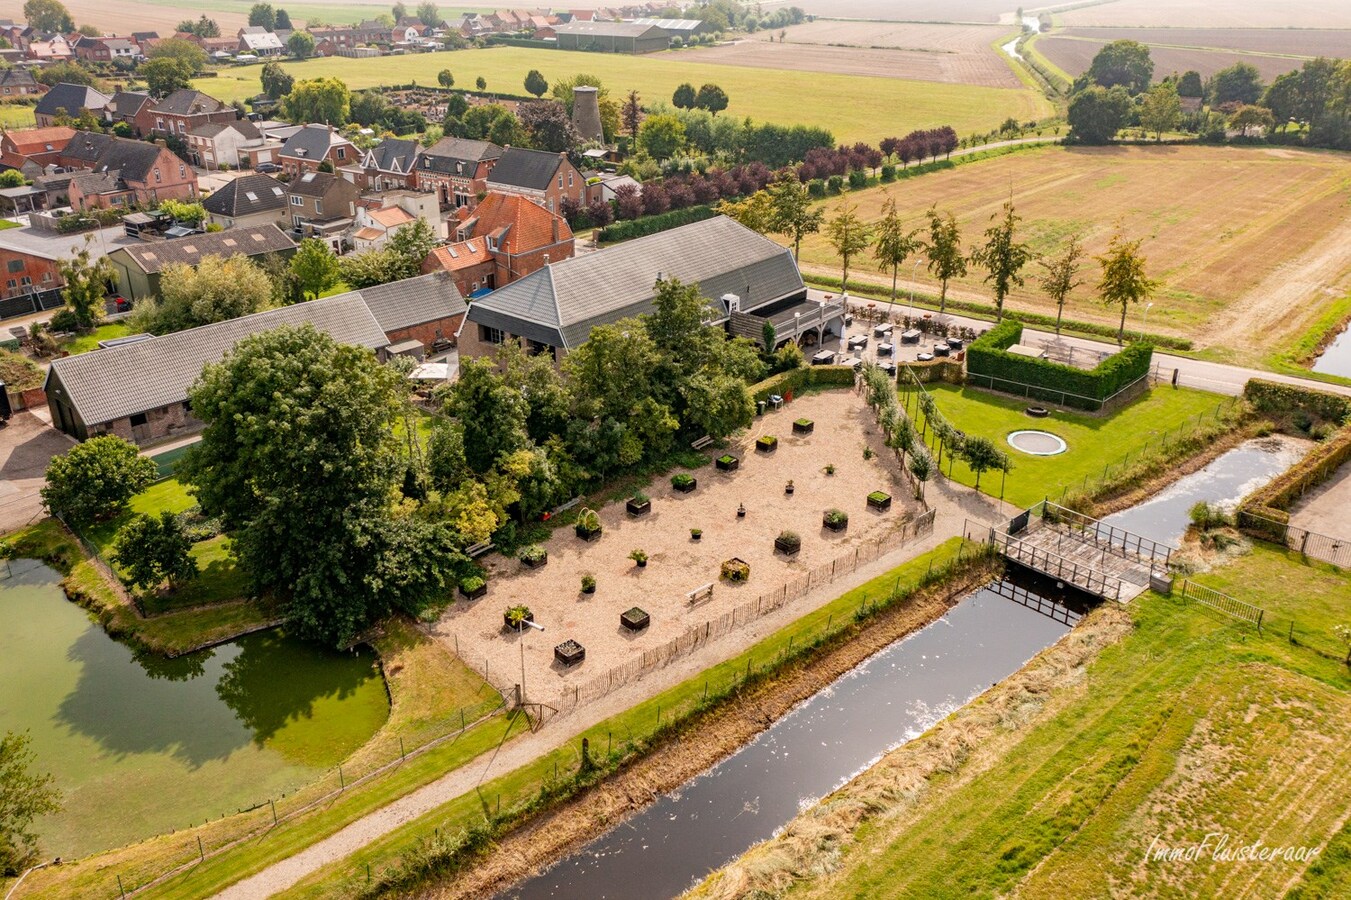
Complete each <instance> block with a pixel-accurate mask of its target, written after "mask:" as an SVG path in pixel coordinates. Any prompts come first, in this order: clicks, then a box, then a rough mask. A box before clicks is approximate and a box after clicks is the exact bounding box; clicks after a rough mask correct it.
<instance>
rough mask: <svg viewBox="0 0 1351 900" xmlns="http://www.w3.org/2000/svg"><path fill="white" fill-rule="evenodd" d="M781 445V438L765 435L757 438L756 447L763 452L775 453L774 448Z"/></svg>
mask: <svg viewBox="0 0 1351 900" xmlns="http://www.w3.org/2000/svg"><path fill="white" fill-rule="evenodd" d="M778 446H779V439H778V438H776V437H774V436H773V435H768V434H767V435H765V436H764V437H758V438H756V439H755V449H756V450H759V451H760V452H761V453H773V452H774V448H775V447H778Z"/></svg>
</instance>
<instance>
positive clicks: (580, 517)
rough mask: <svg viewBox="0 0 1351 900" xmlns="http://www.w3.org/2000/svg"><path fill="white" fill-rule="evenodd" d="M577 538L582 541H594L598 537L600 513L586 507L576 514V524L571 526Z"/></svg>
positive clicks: (599, 532)
mask: <svg viewBox="0 0 1351 900" xmlns="http://www.w3.org/2000/svg"><path fill="white" fill-rule="evenodd" d="M573 530H574V531H576V533H577V536H578V537H579V538H581V539H582V540H584V541H594V540H596V539H598V538H599V537H600V534H601V524H600V513H598V512H596V511H595V510H594V509H590V508H588V507H585V506H584V507H582V509H581V511H580V512H578V513H577V524H576V525H574V526H573Z"/></svg>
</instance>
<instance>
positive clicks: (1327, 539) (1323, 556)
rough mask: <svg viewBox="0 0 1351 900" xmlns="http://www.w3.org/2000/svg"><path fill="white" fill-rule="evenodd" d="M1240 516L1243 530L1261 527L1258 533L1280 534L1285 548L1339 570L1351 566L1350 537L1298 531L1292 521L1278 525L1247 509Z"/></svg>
mask: <svg viewBox="0 0 1351 900" xmlns="http://www.w3.org/2000/svg"><path fill="white" fill-rule="evenodd" d="M1238 517H1239V521H1238V524H1239V527H1240V528H1242V527H1244V525H1245V524H1248V525H1252V526H1258V527H1257V530H1258V531H1260V532H1261V533H1262V534H1272V535H1280V536H1281V537H1283V538H1284V540H1285V546H1286V547H1288V548H1290V549H1291V550H1294V551H1296V552H1298V553H1300V554H1301V555H1303V556H1307V557H1310V558H1312V559H1317V560H1320V561H1322V562H1325V563H1331V564H1332V565H1334V566H1337V567H1339V568H1347V567H1351V539H1349V538H1335V537H1332V536H1331V535H1327V534H1320V533H1319V532H1317V531H1308V530H1307V529H1304V528H1297V527H1296V526H1294V525H1291V524H1290V523H1289V522H1277V521H1276V520H1275V519H1269V518H1267V517H1266V516H1261V515H1258V514H1257V513H1255V512H1252V511H1251V510H1247V509H1243V510H1239V514H1238Z"/></svg>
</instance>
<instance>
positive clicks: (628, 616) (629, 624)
mask: <svg viewBox="0 0 1351 900" xmlns="http://www.w3.org/2000/svg"><path fill="white" fill-rule="evenodd" d="M619 624H621V625H623V626H624V627H625V628H627V629H628V630H629V631H642V630H643V629H644V628H646V627H647V626H648V625H650V624H652V617H651V616H649V615H648V614H647V613H646V612H644V611H643V610H641V609H639V608H638V607H636V606H635V607H633V608H632V609H629V610H626V611H624V612H622V613H620V614H619Z"/></svg>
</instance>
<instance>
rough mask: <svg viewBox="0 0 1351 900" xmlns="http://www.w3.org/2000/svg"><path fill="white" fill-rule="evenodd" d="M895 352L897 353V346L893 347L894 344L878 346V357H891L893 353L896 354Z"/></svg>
mask: <svg viewBox="0 0 1351 900" xmlns="http://www.w3.org/2000/svg"><path fill="white" fill-rule="evenodd" d="M895 352H896V348H895V346H893V345H892V344H878V345H877V355H878V356H891V355H892V354H893V353H895Z"/></svg>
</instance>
